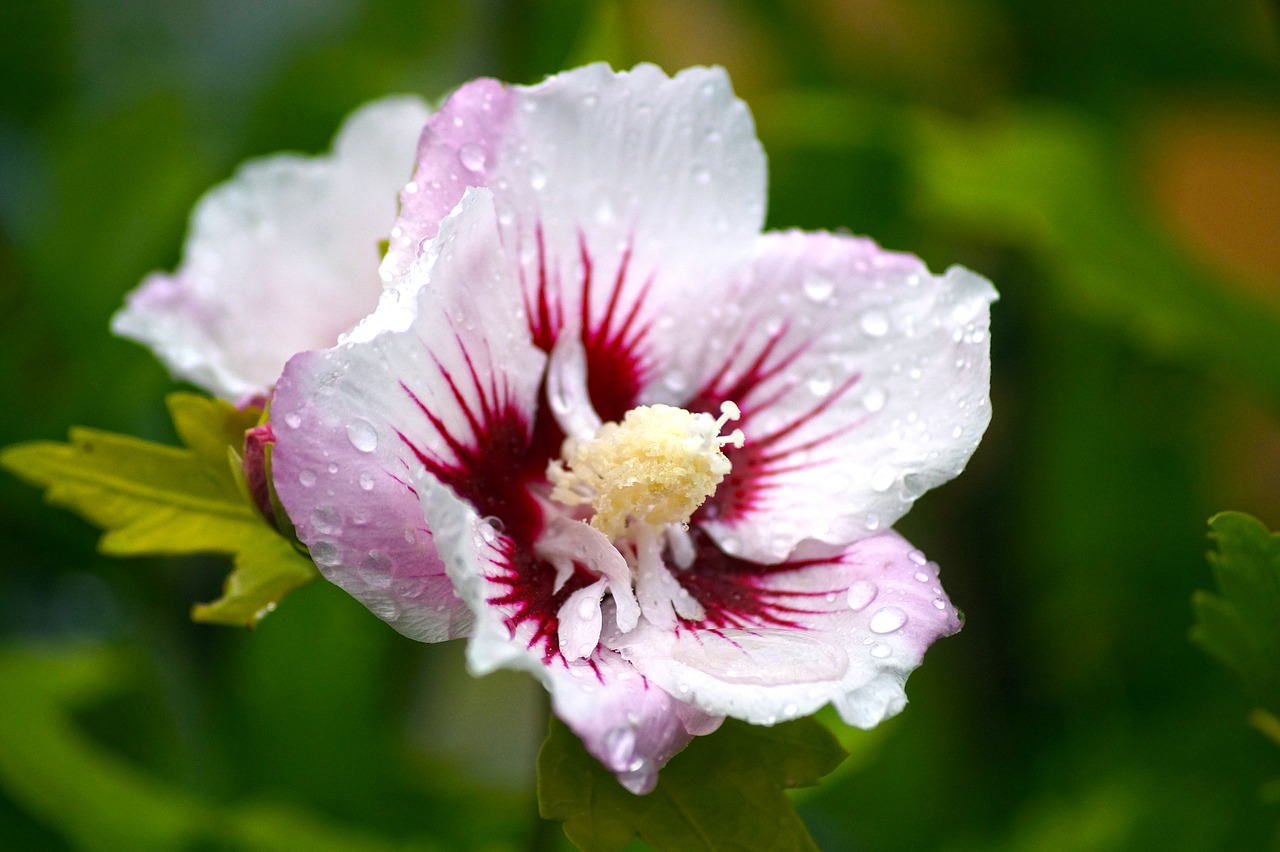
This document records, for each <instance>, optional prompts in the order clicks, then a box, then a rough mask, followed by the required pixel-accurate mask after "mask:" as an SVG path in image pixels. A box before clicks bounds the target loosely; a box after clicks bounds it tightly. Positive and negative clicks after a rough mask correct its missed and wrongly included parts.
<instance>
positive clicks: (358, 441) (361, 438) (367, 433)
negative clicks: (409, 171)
mask: <svg viewBox="0 0 1280 852" xmlns="http://www.w3.org/2000/svg"><path fill="white" fill-rule="evenodd" d="M347 439H348V440H349V441H351V446H353V447H355V448H356V449H357V450H359V451H360V452H362V453H371V452H373V451H374V450H376V449H377V448H378V430H377V429H374V428H373V424H372V423H370V422H369V421H368V420H363V419H356V420H352V421H351V422H350V423H348V424H347Z"/></svg>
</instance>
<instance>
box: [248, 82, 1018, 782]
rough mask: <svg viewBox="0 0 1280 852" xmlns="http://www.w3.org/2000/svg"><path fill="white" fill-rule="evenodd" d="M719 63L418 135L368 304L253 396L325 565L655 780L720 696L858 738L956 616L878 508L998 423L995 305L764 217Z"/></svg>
mask: <svg viewBox="0 0 1280 852" xmlns="http://www.w3.org/2000/svg"><path fill="white" fill-rule="evenodd" d="M764 193H765V158H764V154H763V152H762V150H761V147H760V145H759V143H758V142H757V140H756V138H755V132H754V127H753V124H752V120H751V116H750V113H749V111H748V110H747V107H746V106H745V105H744V104H743V103H742V102H741V101H740V100H738V99H737V98H735V97H734V95H733V93H732V90H731V88H730V85H729V81H728V79H727V77H726V75H725V74H724V73H723V72H722V71H721V70H718V69H689V70H686V71H683V72H681V73H679V74H677V75H676V76H675V77H670V78H669V77H667V76H666V75H665V74H664V73H663V72H661V71H660V70H659V69H657V68H655V67H653V66H648V65H641V66H638V67H637V68H635V69H633V70H632V71H630V72H622V73H615V72H613V71H611V70H610V69H608V68H607V67H605V66H603V65H593V66H589V67H585V68H580V69H577V70H574V71H570V72H567V73H564V74H559V75H556V76H554V77H551V78H549V79H548V80H546V81H545V82H543V83H541V84H539V85H536V86H532V87H521V86H507V85H503V84H501V83H498V82H496V81H492V80H479V81H476V82H473V83H469V84H467V85H465V86H463V87H462V88H461V89H459V90H458V91H457V92H455V93H454V94H453V95H452V96H451V97H450V98H449V99H448V100H447V101H446V102H445V104H444V105H443V107H442V108H441V109H440V111H439V112H438V113H436V114H435V115H433V116H432V117H431V118H430V119H429V121H428V122H427V125H426V128H425V130H424V132H423V135H422V138H421V140H420V142H419V147H418V163H417V171H416V173H415V175H414V178H413V181H412V182H411V183H410V184H409V185H408V186H407V187H406V188H405V189H404V191H403V192H402V194H401V198H400V201H401V214H400V219H399V221H398V222H397V223H396V226H395V229H394V231H393V232H392V234H393V236H392V240H391V244H390V247H389V250H388V252H387V255H386V258H385V260H384V264H383V268H382V271H383V273H384V275H385V276H386V277H387V278H388V280H389V286H388V289H387V290H386V292H385V293H384V294H383V297H382V299H381V301H380V303H379V305H378V308H377V310H376V311H375V312H374V313H373V314H371V315H370V316H369V317H368V318H366V319H365V320H364V321H363V322H362V323H361V324H360V325H359V326H357V327H356V328H355V329H354V330H353V331H352V332H351V333H350V334H348V335H347V336H346V337H345V338H344V340H343V341H342V342H341V343H340V344H339V345H337V346H336V347H334V348H331V349H329V350H326V351H318V352H307V353H304V354H301V355H298V356H296V357H294V358H293V359H292V360H291V361H290V362H289V364H288V366H287V367H286V369H285V371H284V374H283V376H281V378H280V381H279V384H278V386H277V389H276V393H275V398H274V403H273V408H272V425H273V429H274V433H275V436H276V441H277V443H276V447H275V455H274V474H275V485H276V488H277V491H278V493H279V496H280V499H281V501H282V503H283V505H284V507H285V508H286V509H287V511H288V512H289V515H290V517H291V519H292V521H293V524H294V525H295V527H296V530H297V533H298V536H299V538H300V539H301V540H302V541H303V542H304V543H305V544H306V545H307V547H308V548H309V549H310V552H311V556H312V558H313V559H314V560H315V562H316V564H317V565H318V566H319V568H320V570H321V571H322V573H323V574H324V576H325V577H327V578H328V579H329V580H331V581H333V582H334V583H336V584H338V585H339V586H341V587H342V588H344V589H346V590H347V591H348V592H349V593H351V594H352V595H354V596H355V597H356V598H358V599H359V600H361V601H362V602H363V603H364V604H365V605H366V606H368V607H369V608H370V609H371V610H372V611H373V612H374V613H375V614H377V615H378V616H380V617H381V618H383V619H384V620H386V621H387V622H389V623H390V624H392V625H393V626H394V627H395V628H396V629H398V630H400V631H401V632H402V633H404V634H405V635H407V636H409V637H411V638H414V639H419V640H423V641H438V640H442V639H449V638H454V637H467V642H468V645H467V656H468V662H469V665H470V667H471V669H472V671H473V672H474V673H476V674H483V673H486V672H489V671H492V670H494V669H496V668H499V667H515V668H523V669H526V670H528V671H530V672H533V673H534V674H535V675H536V676H537V677H538V678H540V680H541V681H542V682H543V683H544V684H545V685H546V687H547V689H548V690H549V691H550V694H551V699H552V707H553V710H554V712H555V713H556V714H557V715H559V716H560V718H561V719H563V720H564V721H565V722H566V723H567V724H568V725H569V727H570V728H572V729H573V730H574V731H575V732H576V733H577V734H578V735H579V736H580V737H581V739H582V741H583V743H584V744H585V746H586V748H587V749H588V750H589V751H590V752H591V753H592V754H593V755H595V756H596V757H597V758H598V759H599V760H600V761H601V762H602V763H603V764H604V765H605V766H607V767H608V768H609V769H610V770H611V771H613V772H614V773H616V775H617V777H618V779H619V780H620V781H621V782H622V783H623V784H624V785H625V786H626V787H627V788H628V789H630V790H632V791H633V792H636V793H644V792H647V791H648V790H651V789H652V787H653V785H654V784H655V783H656V779H657V774H658V770H659V769H660V768H661V766H662V765H663V764H664V763H665V762H666V761H667V760H668V759H669V758H670V757H671V756H672V755H674V754H675V753H676V752H678V751H679V750H680V749H681V748H683V747H684V746H685V745H686V744H687V743H688V742H689V740H690V739H691V738H692V737H693V736H697V735H700V734H705V733H708V732H710V731H712V730H714V729H715V727H716V726H717V725H718V724H719V723H720V721H721V720H722V719H723V718H724V717H725V716H734V717H736V718H740V719H744V720H746V721H748V722H752V723H757V724H764V725H769V724H773V723H776V722H779V721H782V720H785V719H789V718H794V717H797V716H801V715H805V714H809V713H813V712H814V711H816V710H817V709H819V708H820V707H822V706H824V705H826V704H828V703H830V704H833V705H834V706H835V708H836V709H837V710H838V711H839V713H840V715H841V717H842V718H843V719H844V720H846V721H847V722H849V723H850V724H853V725H857V726H861V727H871V726H873V725H875V724H877V723H878V722H880V721H881V720H882V719H884V718H886V717H888V716H891V715H893V714H895V713H897V712H898V711H899V710H901V709H902V707H903V706H904V704H905V703H906V697H905V693H904V691H903V685H904V683H905V681H906V678H907V675H908V674H909V673H910V672H911V671H912V670H913V669H914V668H915V667H916V666H917V665H919V664H920V662H921V659H922V657H923V655H924V652H925V650H926V648H927V647H928V646H929V645H930V644H931V643H932V642H933V641H934V640H935V639H937V638H939V637H941V636H945V635H947V634H950V633H953V632H955V631H956V630H958V629H959V628H960V620H959V616H958V615H957V612H956V610H955V608H954V607H953V606H952V605H951V603H950V601H949V600H948V598H947V596H946V594H945V593H944V591H943V589H942V587H941V586H940V585H939V582H938V569H937V566H936V565H934V564H933V563H931V562H928V561H927V560H926V559H925V557H924V556H923V555H922V554H921V553H920V552H919V551H917V550H916V549H914V548H913V547H912V546H911V545H910V544H909V543H908V542H907V541H905V540H904V539H903V538H902V537H900V536H899V535H897V534H896V533H895V532H893V531H892V530H891V529H890V526H891V525H892V524H893V523H894V522H895V521H896V520H897V519H898V518H900V517H901V516H902V515H903V514H904V513H905V512H906V511H907V510H908V508H909V507H910V506H911V504H912V502H913V501H914V500H915V498H916V497H918V496H919V495H920V494H921V493H923V492H924V491H925V490H927V489H929V488H931V487H933V486H935V485H938V484H940V483H942V482H944V481H946V480H947V479H950V478H951V477H953V476H955V475H956V474H957V473H959V472H960V470H961V469H962V468H963V467H964V465H965V463H966V462H967V460H968V459H969V457H970V455H971V454H972V453H973V451H974V449H975V448H976V446H977V444H978V441H979V439H980V438H981V436H982V433H983V431H984V430H985V428H986V425H987V423H988V420H989V416H990V415H989V405H988V386H989V361H988V343H987V337H986V335H987V327H988V316H989V305H990V303H991V302H992V301H993V300H994V298H995V291H994V290H993V289H992V287H991V285H990V284H989V283H988V282H987V281H986V280H985V279H983V278H981V277H979V276H977V275H975V274H974V273H972V272H969V271H967V270H965V269H961V268H958V267H953V268H952V269H949V270H948V271H947V272H946V273H945V274H943V275H932V274H930V273H929V271H928V270H927V269H926V268H925V267H924V265H923V264H922V263H921V262H920V261H919V260H918V259H917V258H915V257H913V256H911V255H906V254H899V253H895V252H889V251H884V250H882V249H880V248H879V247H877V246H876V245H875V244H874V243H873V242H871V241H870V240H867V239H863V238H858V237H851V236H842V235H834V234H829V233H803V232H799V231H786V232H780V233H764V234H762V233H761V228H762V224H763V215H764V199H765V195H764Z"/></svg>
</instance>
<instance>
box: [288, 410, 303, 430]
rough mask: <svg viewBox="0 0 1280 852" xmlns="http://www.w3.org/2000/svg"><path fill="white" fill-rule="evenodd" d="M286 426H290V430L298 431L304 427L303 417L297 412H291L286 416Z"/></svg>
mask: <svg viewBox="0 0 1280 852" xmlns="http://www.w3.org/2000/svg"><path fill="white" fill-rule="evenodd" d="M284 425H286V426H288V427H289V428H290V429H297V428H298V427H299V426H301V425H302V416H301V415H299V414H298V413H297V412H294V411H290V412H289V413H288V414H286V415H285V416H284Z"/></svg>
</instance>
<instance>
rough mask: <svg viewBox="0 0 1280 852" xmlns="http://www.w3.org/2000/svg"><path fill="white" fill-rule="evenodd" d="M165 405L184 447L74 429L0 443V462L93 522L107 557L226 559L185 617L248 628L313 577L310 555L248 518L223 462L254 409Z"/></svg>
mask: <svg viewBox="0 0 1280 852" xmlns="http://www.w3.org/2000/svg"><path fill="white" fill-rule="evenodd" d="M168 402H169V410H170V413H171V414H172V416H173V423H174V427H175V429H176V430H177V432H178V435H179V436H180V437H181V438H182V441H183V443H184V444H185V445H186V446H185V447H182V448H179V447H170V446H166V445H163V444H155V443H152V442H150V441H143V440H140V439H138V438H133V437H129V436H126V435H116V434H112V433H110V432H102V431H98V430H96V429H85V428H75V429H72V430H71V435H70V441H69V442H68V443H66V444H63V443H59V442H56V441H37V442H32V443H29V444H19V445H17V446H13V447H9V448H6V449H5V450H3V451H2V452H0V464H3V465H4V466H5V467H7V468H9V469H10V470H11V471H13V472H14V473H16V474H17V475H18V476H20V477H22V478H23V479H26V480H27V481H29V482H32V483H34V484H36V485H39V486H43V487H44V488H46V489H47V490H46V492H45V498H46V499H47V500H48V501H49V502H50V503H53V504H55V505H59V506H64V507H66V508H68V509H71V510H72V511H74V512H77V513H79V514H80V515H82V516H83V517H85V518H86V519H88V520H89V521H91V522H93V523H94V524H97V525H98V526H100V527H102V528H103V529H104V530H105V531H106V532H105V533H104V535H103V536H102V539H101V540H100V542H99V544H98V546H99V548H100V549H101V551H102V552H103V553H105V554H108V555H110V556H141V555H152V556H156V555H182V554H193V553H213V554H226V555H228V556H231V557H233V558H234V564H235V567H234V569H233V571H232V572H231V574H230V576H229V577H228V578H227V582H226V586H225V588H224V591H223V596H222V597H221V598H219V599H218V600H217V601H215V602H213V603H211V604H204V605H198V606H196V607H195V609H194V611H193V613H192V617H193V618H195V619H196V620H197V621H207V622H214V623H218V624H231V625H243V626H248V627H252V626H253V625H254V624H256V623H257V622H258V621H259V620H260V619H261V618H262V617H263V616H265V615H266V614H267V613H268V612H270V611H271V610H272V609H274V608H275V606H276V604H278V603H279V601H280V600H281V599H282V598H283V597H284V596H285V595H286V594H287V593H288V592H289V591H291V590H292V589H295V588H297V587H298V586H300V585H302V584H303V583H307V582H309V581H310V580H312V579H314V578H315V577H316V570H315V567H314V566H313V565H312V564H311V562H310V560H308V559H307V558H306V557H304V556H302V555H301V554H300V553H298V552H297V551H296V550H295V549H294V548H293V547H292V545H291V544H290V543H289V541H288V540H287V539H285V538H283V537H281V536H280V535H279V534H278V533H277V532H276V531H275V530H274V529H272V528H271V527H270V526H268V525H267V524H266V522H265V521H263V520H262V518H261V517H260V516H259V515H258V513H257V511H256V509H255V508H254V507H253V506H252V504H251V503H250V501H249V500H248V499H247V497H246V496H245V494H244V492H243V487H242V484H241V482H240V481H239V479H238V478H237V476H236V470H235V469H234V467H233V465H232V464H229V463H228V455H229V453H233V452H238V450H239V448H240V446H241V445H242V444H243V441H244V432H245V430H246V429H248V428H250V427H252V426H253V425H255V424H256V423H257V421H258V418H259V416H260V414H261V412H260V411H258V410H257V409H254V408H248V409H244V410H240V409H237V408H235V407H234V406H232V405H230V404H228V403H226V402H222V401H220V400H211V399H207V398H205V397H202V396H198V395H195V394H186V393H178V394H173V395H171V396H170V397H169V400H168Z"/></svg>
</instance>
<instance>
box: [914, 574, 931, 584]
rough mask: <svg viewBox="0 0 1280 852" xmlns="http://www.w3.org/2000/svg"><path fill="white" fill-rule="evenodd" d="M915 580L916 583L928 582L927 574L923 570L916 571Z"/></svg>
mask: <svg viewBox="0 0 1280 852" xmlns="http://www.w3.org/2000/svg"><path fill="white" fill-rule="evenodd" d="M916 582H917V583H927V582H929V575H928V574H926V573H925V572H923V571H917V572H916Z"/></svg>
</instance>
